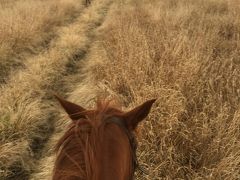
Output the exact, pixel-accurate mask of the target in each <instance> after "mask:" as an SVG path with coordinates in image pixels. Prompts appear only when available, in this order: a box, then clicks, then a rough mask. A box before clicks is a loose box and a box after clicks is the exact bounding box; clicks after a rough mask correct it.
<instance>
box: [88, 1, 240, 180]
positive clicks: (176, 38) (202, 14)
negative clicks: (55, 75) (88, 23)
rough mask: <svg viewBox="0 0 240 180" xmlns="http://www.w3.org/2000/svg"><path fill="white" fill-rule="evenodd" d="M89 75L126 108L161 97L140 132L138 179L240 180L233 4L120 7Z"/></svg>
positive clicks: (237, 33)
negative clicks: (142, 168)
mask: <svg viewBox="0 0 240 180" xmlns="http://www.w3.org/2000/svg"><path fill="white" fill-rule="evenodd" d="M101 35H102V37H101V38H100V39H101V40H100V43H99V45H98V48H97V49H96V51H95V56H94V58H93V59H92V61H89V64H88V68H89V71H90V72H92V73H91V75H92V76H95V81H96V83H97V84H98V86H99V87H100V89H102V92H105V93H107V94H109V95H110V96H112V97H115V98H118V99H119V100H121V101H122V103H123V104H125V106H127V107H133V106H135V105H137V104H139V103H141V102H143V101H144V100H146V99H150V98H153V97H154V98H158V100H157V102H156V103H155V106H154V108H153V110H152V112H151V114H150V117H149V118H148V120H147V121H145V122H144V123H143V124H142V126H141V128H140V129H141V131H140V132H141V133H140V137H139V141H140V147H139V149H138V150H139V151H138V157H139V159H140V164H141V165H142V166H143V167H145V168H146V169H147V172H148V173H147V174H141V173H138V174H137V178H138V179H141V180H142V179H239V178H240V175H239V174H240V170H239V165H240V131H239V128H240V106H239V105H240V59H239V57H240V46H239V45H240V44H239V42H240V7H239V4H238V3H237V1H216V0H211V1H208V0H201V1H194V0H179V1H175V0H171V1H163V0H159V1H145V0H141V1H135V0H132V1H122V2H121V3H119V4H118V5H117V6H116V8H115V11H114V12H113V13H112V15H111V17H108V20H107V22H106V23H105V26H104V28H103V29H102V34H101Z"/></svg>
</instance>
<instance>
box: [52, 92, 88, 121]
mask: <svg viewBox="0 0 240 180" xmlns="http://www.w3.org/2000/svg"><path fill="white" fill-rule="evenodd" d="M54 96H55V97H56V99H57V100H58V101H59V102H60V104H61V105H62V107H63V108H64V110H65V111H66V112H67V113H68V115H69V117H70V118H71V119H72V120H78V119H80V118H85V116H84V115H83V114H82V112H84V111H86V110H85V109H84V108H83V107H81V106H79V105H77V104H74V103H72V102H69V101H67V100H65V99H63V98H61V97H59V96H58V95H54Z"/></svg>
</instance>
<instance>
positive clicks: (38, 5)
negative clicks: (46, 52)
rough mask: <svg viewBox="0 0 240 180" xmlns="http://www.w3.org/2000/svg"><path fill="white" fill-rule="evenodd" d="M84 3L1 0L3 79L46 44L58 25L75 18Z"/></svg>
mask: <svg viewBox="0 0 240 180" xmlns="http://www.w3.org/2000/svg"><path fill="white" fill-rule="evenodd" d="M81 7H82V6H81V3H80V2H79V1H78V0H60V1H59V0H50V1H45V0H44V1H42V0H18V1H3V0H1V1H0V17H1V18H0V81H3V80H4V78H5V76H6V75H8V74H9V71H10V70H13V69H15V68H16V67H18V66H23V63H22V61H24V59H26V58H27V57H28V56H29V55H31V54H36V53H38V52H39V51H41V50H43V49H44V48H47V46H48V43H49V41H50V40H51V39H52V38H53V37H54V35H55V31H56V27H57V26H59V25H63V24H65V23H66V22H68V21H69V20H71V19H73V17H74V16H76V14H77V12H78V11H79V10H80V9H81Z"/></svg>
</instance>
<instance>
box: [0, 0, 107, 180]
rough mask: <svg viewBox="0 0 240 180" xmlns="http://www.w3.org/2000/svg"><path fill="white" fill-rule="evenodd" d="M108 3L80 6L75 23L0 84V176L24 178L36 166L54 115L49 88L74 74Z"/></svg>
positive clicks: (58, 87)
mask: <svg viewBox="0 0 240 180" xmlns="http://www.w3.org/2000/svg"><path fill="white" fill-rule="evenodd" d="M82 2H85V1H82ZM108 3H109V1H98V2H96V3H93V4H92V6H91V8H87V9H85V10H83V11H82V12H81V15H80V16H79V17H78V18H77V19H76V21H75V22H74V23H72V24H70V25H68V26H65V27H62V28H61V29H59V30H58V36H59V37H58V38H56V39H55V40H54V41H52V42H51V44H50V46H49V48H48V49H47V51H45V52H43V53H40V54H39V55H38V56H34V57H32V58H29V59H28V60H27V61H25V62H24V66H25V67H26V68H25V69H23V70H22V71H19V72H17V73H15V74H12V75H11V77H10V78H9V80H8V82H7V84H5V85H2V86H1V89H0V93H1V97H0V107H1V108H0V118H1V121H0V137H1V138H0V151H1V154H0V179H9V178H10V179H11V178H16V177H18V178H23V179H24V178H27V177H28V175H29V174H30V173H32V171H33V170H34V169H35V168H36V164H37V162H36V160H37V159H38V158H39V156H40V155H41V150H42V149H41V148H43V143H45V141H46V140H47V139H48V138H49V136H50V133H51V131H52V128H53V124H54V122H55V120H56V119H55V118H56V116H57V117H58V114H57V112H56V109H57V108H53V102H52V99H51V98H52V95H53V94H52V92H53V91H55V92H61V93H65V90H66V89H65V87H64V85H65V81H63V78H64V77H65V76H67V75H68V74H72V73H74V71H75V69H74V67H72V66H73V65H74V63H75V62H76V61H78V60H80V59H81V58H82V56H84V54H85V52H86V51H87V49H88V46H89V43H90V42H91V38H92V36H91V31H92V29H94V28H95V27H96V26H98V25H99V23H101V21H102V18H103V15H104V13H105V10H106V9H105V8H106V4H108ZM75 68H76V67H75ZM66 81H67V77H66ZM7 149H10V150H7ZM6 162H7V163H6ZM39 178H40V177H37V179H39Z"/></svg>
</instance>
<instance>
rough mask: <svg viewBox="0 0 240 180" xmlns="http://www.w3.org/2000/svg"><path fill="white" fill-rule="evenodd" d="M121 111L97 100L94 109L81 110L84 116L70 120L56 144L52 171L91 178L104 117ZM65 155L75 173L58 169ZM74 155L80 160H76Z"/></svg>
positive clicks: (94, 167)
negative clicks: (72, 165) (56, 154)
mask: <svg viewBox="0 0 240 180" xmlns="http://www.w3.org/2000/svg"><path fill="white" fill-rule="evenodd" d="M122 113H123V112H122V111H121V110H119V109H117V108H116V105H113V104H112V103H111V101H98V102H97V107H96V109H95V110H89V111H85V112H82V113H81V114H82V115H85V117H86V118H84V119H79V120H75V121H72V122H71V124H70V125H69V128H68V130H67V131H66V132H65V134H64V135H63V137H62V138H61V139H60V140H59V141H58V143H57V145H56V151H58V156H57V161H56V163H55V170H54V171H55V172H56V171H57V172H58V174H59V173H60V174H61V175H62V176H75V177H79V178H83V179H91V178H92V177H91V176H92V174H93V173H92V172H93V170H97V169H98V167H97V166H96V163H95V162H96V153H97V152H98V148H99V147H98V146H97V143H98V144H99V138H100V137H101V136H102V135H103V127H104V125H105V123H104V119H106V118H107V117H109V116H116V115H117V116H121V115H122ZM73 155H74V156H73ZM66 157H67V158H68V160H69V161H71V162H72V163H73V164H75V167H77V170H78V172H77V173H76V172H75V171H73V170H62V169H58V166H59V165H60V164H61V161H62V159H63V158H66ZM76 157H77V158H78V160H79V159H80V161H77V160H76V159H77V158H76Z"/></svg>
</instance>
